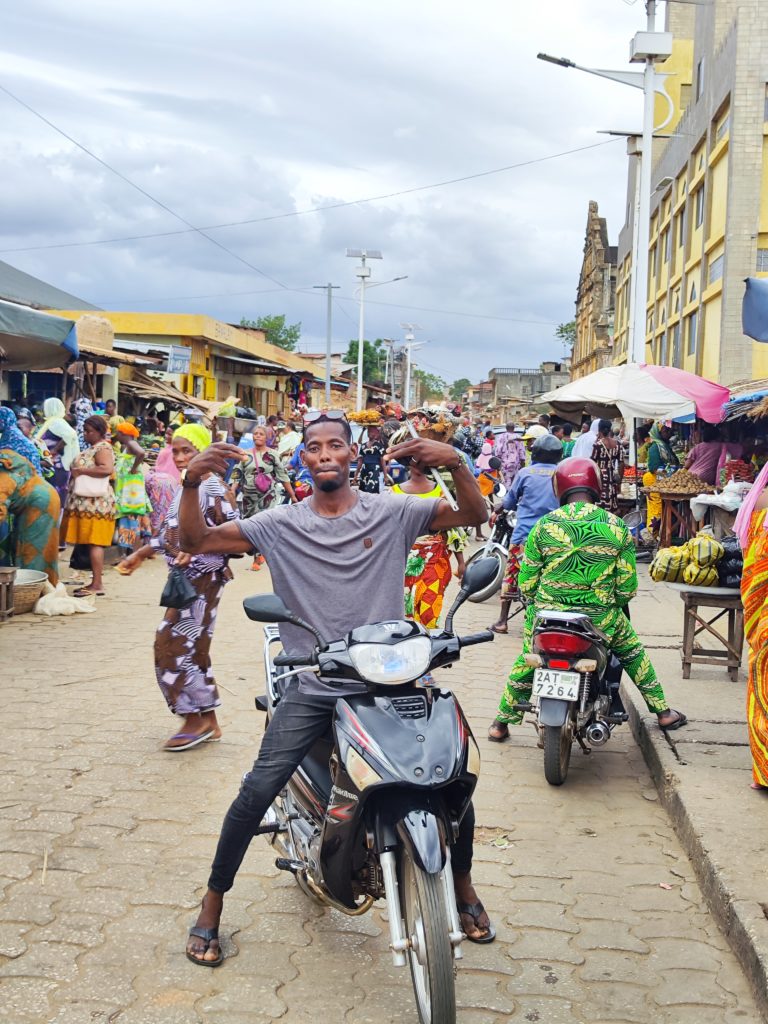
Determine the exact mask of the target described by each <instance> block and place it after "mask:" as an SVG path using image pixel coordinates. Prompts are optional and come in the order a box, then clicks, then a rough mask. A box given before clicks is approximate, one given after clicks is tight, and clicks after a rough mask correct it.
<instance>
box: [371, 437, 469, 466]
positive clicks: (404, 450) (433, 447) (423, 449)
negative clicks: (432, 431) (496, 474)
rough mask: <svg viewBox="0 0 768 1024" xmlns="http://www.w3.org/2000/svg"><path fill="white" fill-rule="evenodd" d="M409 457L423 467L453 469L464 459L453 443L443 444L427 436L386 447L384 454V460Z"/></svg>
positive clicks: (400, 459) (399, 460) (397, 459)
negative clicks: (428, 438) (430, 439)
mask: <svg viewBox="0 0 768 1024" xmlns="http://www.w3.org/2000/svg"><path fill="white" fill-rule="evenodd" d="M403 459H406V460H408V459H411V460H412V461H413V462H415V463H416V464H417V465H419V466H422V467H423V468H425V469H430V468H433V467H438V466H444V467H445V468H446V469H449V470H454V469H458V468H459V467H460V466H463V465H464V464H465V463H464V460H463V459H462V457H461V455H460V454H459V452H458V451H457V449H456V448H454V447H453V445H450V444H444V443H443V442H442V441H429V440H427V438H423V437H420V438H418V439H417V438H415V437H414V438H413V439H412V440H409V441H403V443H402V444H396V445H395V446H394V447H393V448H388V449H387V453H386V455H385V456H384V461H385V462H392V461H397V462H401V461H402V460H403Z"/></svg>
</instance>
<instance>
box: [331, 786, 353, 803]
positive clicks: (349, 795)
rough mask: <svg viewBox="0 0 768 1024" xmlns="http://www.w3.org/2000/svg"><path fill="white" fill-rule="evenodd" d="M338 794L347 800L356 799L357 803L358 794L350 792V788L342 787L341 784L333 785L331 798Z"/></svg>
mask: <svg viewBox="0 0 768 1024" xmlns="http://www.w3.org/2000/svg"><path fill="white" fill-rule="evenodd" d="M336 796H343V797H344V799H345V800H354V801H355V803H357V796H356V795H355V794H354V793H350V792H349V790H348V789H341V788H340V787H339V786H331V800H333V799H334V798H335V797H336Z"/></svg>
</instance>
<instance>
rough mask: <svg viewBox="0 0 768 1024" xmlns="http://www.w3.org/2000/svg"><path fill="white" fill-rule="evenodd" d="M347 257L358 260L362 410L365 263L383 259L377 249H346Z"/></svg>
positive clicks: (359, 393) (359, 403)
mask: <svg viewBox="0 0 768 1024" xmlns="http://www.w3.org/2000/svg"><path fill="white" fill-rule="evenodd" d="M347 256H352V257H355V258H356V259H359V260H360V266H359V267H357V269H356V270H355V275H356V276H357V277H359V278H360V319H359V321H358V328H357V408H358V409H362V408H363V350H364V348H365V282H366V281H367V279H368V278H369V277H370V276H371V268H370V267H368V266H366V264H365V261H366V260H367V259H368V260H380V259H383V257H382V255H381V253H380V252H379V250H378V249H347Z"/></svg>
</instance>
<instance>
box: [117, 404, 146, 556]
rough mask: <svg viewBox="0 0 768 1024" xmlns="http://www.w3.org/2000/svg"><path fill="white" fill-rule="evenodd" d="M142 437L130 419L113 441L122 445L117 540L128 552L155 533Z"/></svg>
mask: <svg viewBox="0 0 768 1024" xmlns="http://www.w3.org/2000/svg"><path fill="white" fill-rule="evenodd" d="M138 438H139V431H138V429H137V428H136V427H134V425H133V424H132V423H128V422H127V421H126V420H123V421H122V422H121V423H118V424H117V427H116V429H115V430H114V431H113V432H112V444H113V445H114V444H116V443H117V444H119V445H120V454H119V455H118V456H117V458H116V459H115V473H116V479H115V504H116V507H117V543H118V546H119V547H120V549H121V551H122V552H123V553H128V554H130V552H131V551H135V550H136V548H137V547H139V545H140V543H141V541H142V540H148V539H149V538H150V536H151V534H152V528H151V526H150V521H149V513H150V512H151V510H152V506H151V505H150V504H149V500H148V498H147V488H146V485H145V482H144V474H143V473H142V471H141V464H142V462H143V461H144V459H145V458H146V457H147V453H146V452H145V451H144V449H143V448H142V447H141V445H140V444H139V441H138Z"/></svg>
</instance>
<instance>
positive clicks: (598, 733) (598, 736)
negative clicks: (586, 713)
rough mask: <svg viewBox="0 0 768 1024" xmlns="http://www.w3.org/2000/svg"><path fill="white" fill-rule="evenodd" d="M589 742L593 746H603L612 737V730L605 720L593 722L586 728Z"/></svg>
mask: <svg viewBox="0 0 768 1024" xmlns="http://www.w3.org/2000/svg"><path fill="white" fill-rule="evenodd" d="M585 735H586V737H587V742H588V743H589V744H590V746H593V747H602V746H603V745H604V744H606V743H607V742H608V740H609V739H610V738H611V730H610V729H609V727H608V726H607V725H606V724H605V722H591V723H590V724H589V725H588V726H587V728H586V730H585Z"/></svg>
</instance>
